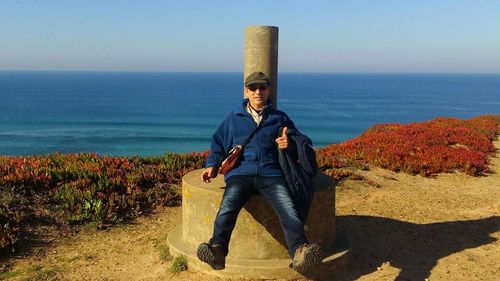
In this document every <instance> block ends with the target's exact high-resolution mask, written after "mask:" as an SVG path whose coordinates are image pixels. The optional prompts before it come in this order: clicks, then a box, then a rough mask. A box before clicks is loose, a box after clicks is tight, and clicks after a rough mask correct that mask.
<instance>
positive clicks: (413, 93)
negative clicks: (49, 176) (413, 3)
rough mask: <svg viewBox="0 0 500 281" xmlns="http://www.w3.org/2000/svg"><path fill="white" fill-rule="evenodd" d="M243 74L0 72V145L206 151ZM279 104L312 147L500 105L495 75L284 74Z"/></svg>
mask: <svg viewBox="0 0 500 281" xmlns="http://www.w3.org/2000/svg"><path fill="white" fill-rule="evenodd" d="M242 80H243V75H242V73H153V72H151V73H147V72H144V73H133V72H19V71H3V72H0V154H1V155H32V154H47V153H53V152H56V151H59V152H62V153H73V152H96V153H98V154H100V155H119V156H132V155H141V156H150V155H162V154H164V153H165V152H191V151H202V150H206V149H208V148H209V146H210V138H211V135H212V133H213V131H214V130H215V129H216V128H217V126H218V125H219V124H220V122H221V121H222V119H223V118H224V117H225V116H226V115H227V114H228V112H229V111H230V110H231V109H232V108H234V107H235V106H236V104H238V103H239V102H240V100H241V99H242V97H243V92H242ZM278 108H279V109H281V110H284V111H285V112H287V114H288V115H289V116H290V117H291V118H292V120H293V121H294V122H295V124H296V126H297V127H298V128H299V129H300V130H301V131H302V132H303V133H305V134H307V135H309V136H310V137H311V139H312V140H313V142H314V144H315V146H316V147H320V146H325V145H328V144H331V143H339V142H342V141H344V140H347V139H350V138H353V137H355V136H357V135H359V134H360V133H362V132H363V131H364V130H366V129H368V128H369V127H371V126H372V125H374V124H378V123H387V122H390V123H392V122H400V123H408V122H419V121H426V120H430V119H433V118H435V117H438V116H447V117H459V118H470V117H473V116H477V115H481V114H500V75H498V74H336V73H335V74H334V73H332V74H327V73H281V74H279V76H278Z"/></svg>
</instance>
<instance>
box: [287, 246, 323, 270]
mask: <svg viewBox="0 0 500 281" xmlns="http://www.w3.org/2000/svg"><path fill="white" fill-rule="evenodd" d="M321 259H322V253H321V248H320V247H319V245H318V244H307V243H304V244H302V245H300V246H299V247H298V248H297V250H296V251H295V255H294V256H293V269H294V270H295V271H298V272H304V271H307V270H309V269H311V267H313V266H314V265H316V264H318V263H320V262H321Z"/></svg>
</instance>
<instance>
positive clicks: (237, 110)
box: [235, 99, 273, 114]
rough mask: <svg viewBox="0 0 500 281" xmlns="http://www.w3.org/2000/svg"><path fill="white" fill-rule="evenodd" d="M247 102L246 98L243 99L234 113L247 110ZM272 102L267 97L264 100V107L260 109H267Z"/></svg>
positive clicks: (241, 112) (243, 112)
mask: <svg viewBox="0 0 500 281" xmlns="http://www.w3.org/2000/svg"><path fill="white" fill-rule="evenodd" d="M247 104H248V99H244V100H243V102H242V103H241V104H240V105H238V106H237V107H236V110H235V114H245V113H248V112H247ZM272 105H273V102H272V101H271V100H270V99H268V100H267V102H266V105H265V106H264V109H263V110H262V111H263V112H264V111H267V109H268V108H270V107H272Z"/></svg>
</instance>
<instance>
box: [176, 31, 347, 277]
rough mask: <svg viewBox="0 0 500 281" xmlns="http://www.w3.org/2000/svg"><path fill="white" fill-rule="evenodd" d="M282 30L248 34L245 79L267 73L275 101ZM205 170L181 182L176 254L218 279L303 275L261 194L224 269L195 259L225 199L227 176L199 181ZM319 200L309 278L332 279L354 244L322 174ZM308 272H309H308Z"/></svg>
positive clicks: (308, 226) (242, 221)
mask: <svg viewBox="0 0 500 281" xmlns="http://www.w3.org/2000/svg"><path fill="white" fill-rule="evenodd" d="M277 57H278V28H277V27H272V26H250V27H247V28H246V31H245V68H244V75H248V74H249V73H252V72H254V71H262V72H264V73H265V74H266V75H267V76H268V77H270V79H271V81H272V82H271V99H272V100H273V102H274V104H275V105H276V101H277V96H276V92H277V91H276V90H277ZM201 172H202V170H201V169H200V170H196V171H192V172H190V173H187V174H186V175H185V176H184V177H183V179H182V225H180V226H177V227H176V228H175V229H173V230H172V231H171V232H170V233H169V235H168V244H169V248H170V254H171V255H172V256H176V255H184V256H186V258H187V261H188V268H189V269H190V270H195V271H201V272H206V273H207V274H211V275H216V276H219V277H242V278H262V279H277V278H280V279H293V278H301V277H304V276H303V275H301V274H300V273H298V272H296V271H294V270H293V269H292V268H291V258H290V257H289V256H288V251H287V246H286V242H285V239H284V235H283V232H282V230H281V227H280V224H279V221H278V217H277V215H276V214H275V212H274V210H273V209H272V208H271V206H270V205H269V204H268V203H267V202H266V201H264V200H263V198H261V197H260V196H254V197H252V198H251V199H250V200H249V201H248V202H247V203H246V204H245V207H244V208H243V209H242V210H241V212H240V214H239V216H238V220H237V222H236V227H235V228H234V230H233V234H232V236H231V242H230V244H229V255H228V256H227V258H226V268H225V269H224V270H213V269H211V268H210V267H209V266H208V265H207V264H205V263H203V262H201V261H199V260H198V259H197V257H196V249H197V247H198V245H199V244H200V243H201V242H206V241H208V240H209V239H210V237H211V236H212V231H213V223H214V220H215V216H216V214H217V210H218V208H219V205H220V202H221V200H222V195H223V193H224V187H225V184H224V180H223V176H221V175H219V176H218V177H217V178H215V179H213V180H212V182H210V183H205V182H203V181H202V180H201V179H200V175H201ZM313 182H314V185H313V186H314V191H315V193H314V197H313V201H312V204H311V209H310V211H309V215H308V217H307V220H306V223H305V232H306V236H307V237H308V239H309V240H310V241H311V242H316V243H318V244H319V245H320V246H321V247H322V250H323V252H324V259H323V260H322V262H321V264H320V265H319V266H318V267H317V268H316V270H314V271H312V272H311V273H310V274H311V275H310V276H309V275H308V276H305V277H310V278H315V277H316V276H317V275H321V276H325V274H326V275H327V276H329V275H332V274H334V272H335V271H336V270H337V269H338V268H339V266H340V265H343V264H344V263H345V261H346V259H347V257H348V252H349V242H348V240H347V238H346V237H345V236H344V235H343V234H342V233H341V232H338V231H336V228H335V188H334V185H333V182H332V179H331V178H330V177H329V176H326V175H324V174H321V173H320V174H318V175H317V176H316V177H315V178H314V179H313ZM308 274H309V273H308Z"/></svg>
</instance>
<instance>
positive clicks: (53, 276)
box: [25, 265, 62, 281]
mask: <svg viewBox="0 0 500 281" xmlns="http://www.w3.org/2000/svg"><path fill="white" fill-rule="evenodd" d="M27 271H28V277H27V278H26V279H25V280H36V281H38V280H40V281H41V280H62V279H61V275H60V270H59V269H57V268H47V269H44V268H43V266H41V265H33V266H31V267H29V268H28V270H27Z"/></svg>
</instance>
